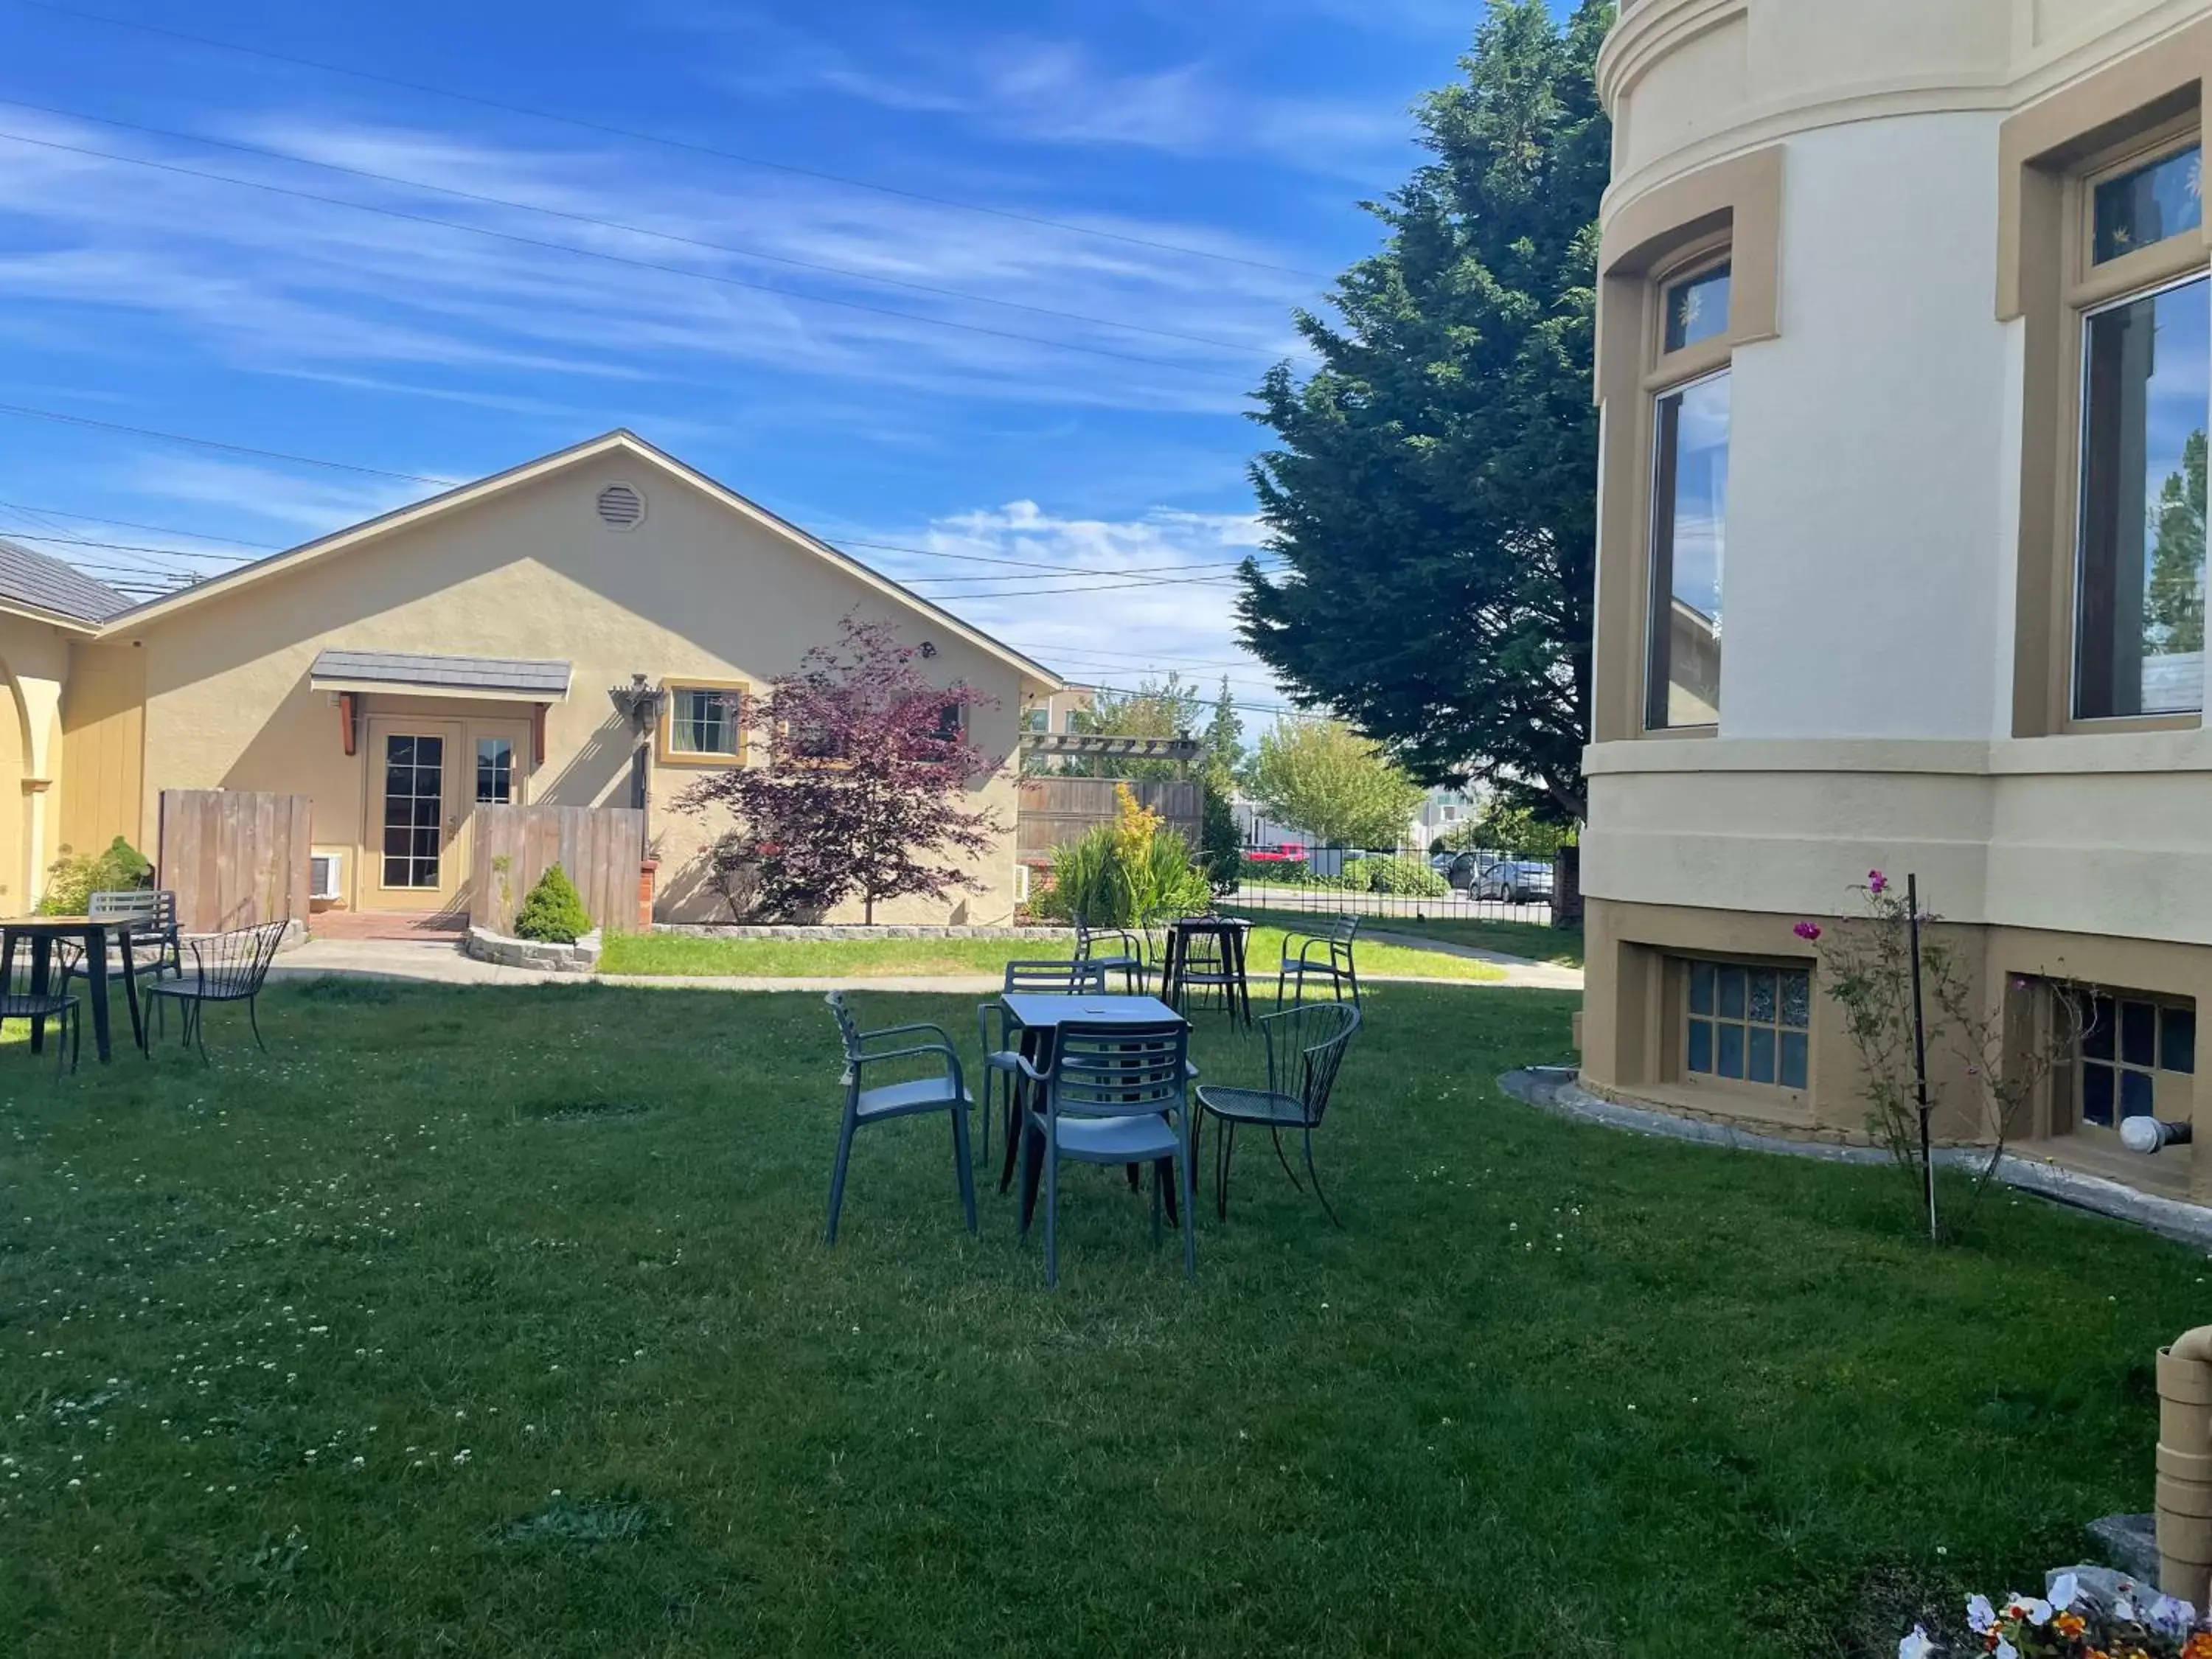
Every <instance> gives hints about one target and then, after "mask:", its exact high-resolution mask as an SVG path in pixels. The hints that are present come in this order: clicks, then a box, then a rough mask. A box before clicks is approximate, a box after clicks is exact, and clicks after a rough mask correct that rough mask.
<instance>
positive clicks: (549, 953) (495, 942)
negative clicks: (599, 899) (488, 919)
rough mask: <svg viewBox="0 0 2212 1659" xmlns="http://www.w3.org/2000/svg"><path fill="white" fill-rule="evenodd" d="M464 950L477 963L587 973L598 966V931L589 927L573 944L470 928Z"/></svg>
mask: <svg viewBox="0 0 2212 1659" xmlns="http://www.w3.org/2000/svg"><path fill="white" fill-rule="evenodd" d="M467 950H468V953H469V954H470V955H471V956H472V957H475V958H476V959H477V961H478V962H489V963H497V964H498V965H499V966H500V967H501V968H527V969H532V970H533V971H534V972H537V973H541V974H588V973H592V972H594V971H596V970H597V969H598V968H599V929H598V928H596V927H594V928H592V931H591V932H590V933H586V934H585V935H584V936H583V938H581V939H578V940H577V941H576V942H575V943H574V945H552V944H547V943H544V942H543V941H541V940H538V939H517V938H515V937H514V936H513V934H512V933H494V932H492V930H491V929H490V928H489V927H471V928H470V929H469V937H468V942H467Z"/></svg>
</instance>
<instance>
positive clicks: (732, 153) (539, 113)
mask: <svg viewBox="0 0 2212 1659" xmlns="http://www.w3.org/2000/svg"><path fill="white" fill-rule="evenodd" d="M15 4H17V5H20V6H26V7H28V8H30V9H33V10H35V11H44V12H51V13H53V14H54V15H57V16H61V17H72V18H75V19H76V20H77V21H80V22H87V23H105V24H106V25H107V26H108V27H111V28H118V29H134V30H136V31H137V32H138V33H142V34H156V35H163V36H166V37H167V38H168V39H170V40H182V41H185V42H187V43H188V44H190V45H192V46H205V47H209V48H210V49H212V50H214V51H216V52H234V53H237V54H239V55H240V56H242V57H247V58H261V59H263V60H264V61H266V62H269V63H275V64H289V65H290V66H291V67H293V68H295V69H307V70H315V71H316V72H318V73H319V74H323V75H343V76H349V77H350V78H351V79H354V80H356V81H367V82H373V83H374V84H376V85H379V86H386V87H396V88H399V89H400V90H401V91H403V92H414V93H422V94H428V96H430V97H434V98H450V99H452V100H454V101H455V102H457V103H463V104H473V105H475V106H477V108H479V109H494V110H498V111H500V112H502V113H504V114H507V115H521V116H526V117H528V118H530V119H532V120H534V121H551V122H555V123H556V124H558V125H562V126H570V127H575V128H578V129H580V130H581V131H586V132H597V133H603V134H605V135H606V136H608V137H616V138H628V139H631V140H634V141H635V142H637V143H647V144H659V145H661V146H663V147H665V148H666V149H678V150H685V151H689V152H690V154H692V155H711V156H713V157H714V158H715V159H716V160H718V161H735V162H737V163H738V164H739V165H740V166H743V167H763V168H766V169H768V170H769V171H770V172H775V173H788V174H790V175H792V176H793V177H795V178H800V179H819V180H821V181H823V183H826V184H833V185H846V186H848V188H851V189H854V190H866V191H875V192H877V193H878V194H879V195H884V196H897V197H904V198H905V199H906V200H908V201H911V202H927V203H928V204H930V205H931V206H933V207H945V208H956V209H958V210H960V211H962V212H963V213H981V214H987V215H988V216H991V217H992V218H994V219H1011V220H1012V221H1014V222H1016V223H1018V224H1025V225H1042V226H1044V227H1045V228H1048V229H1052V230H1060V231H1066V232H1067V233H1069V234H1072V235H1077V236H1093V237H1097V238H1099V239H1100V240H1105V241H1109V242H1121V243H1124V244H1126V245H1127V246H1132V247H1146V248H1152V249H1153V250H1155V251H1156V252H1162V253H1180V254H1182V255H1185V256H1186V257H1188V258H1194V259H1213V260H1218V261H1219V262H1220V263H1222V264H1232V265H1245V266H1249V268H1251V269H1253V270H1273V271H1277V272H1279V273H1280V274H1282V275H1284V276H1303V277H1305V278H1308V279H1309V280H1310V281H1314V282H1322V283H1326V282H1330V281H1333V280H1334V278H1333V277H1331V276H1328V275H1325V274H1323V273H1322V272H1320V271H1312V270H1300V269H1298V268H1297V266H1295V265H1282V264H1273V263H1271V262H1270V261H1268V260H1266V259H1251V258H1244V257H1243V256H1242V255H1239V254H1234V253H1222V252H1216V251H1214V250H1212V249H1208V248H1198V247H1188V246H1182V244H1180V243H1176V242H1164V241H1156V240H1152V239H1151V238H1149V237H1144V236H1132V235H1129V234H1127V233H1126V232H1122V231H1114V230H1102V229H1100V228H1097V226H1094V225H1079V224H1075V223H1073V222H1070V221H1067V220H1064V219H1053V218H1048V217H1046V216H1044V215H1042V214H1036V213H1024V212H1022V211H1020V210H1018V209H1014V208H1001V207H991V206H987V205H986V204H983V203H981V202H963V201H960V200H958V199H957V198H956V197H949V196H933V195H931V194H929V193H928V192H927V191H918V190H902V189H901V188H900V187H898V186H897V185H881V184H875V183H872V182H871V181H869V180H867V179H853V178H848V177H846V176H845V175H843V174H842V173H829V172H824V171H823V170H822V169H820V168H817V167H799V166H796V165H794V164H793V163H791V162H788V161H770V160H769V159H768V158H767V157H765V156H760V155H745V154H744V153H743V152H741V151H738V150H729V149H716V148H714V146H713V145H709V144H696V143H690V142H689V141H688V140H685V139H682V138H671V137H666V136H665V135H664V134H661V133H656V132H644V131H638V130H637V129H635V128H631V127H623V126H617V125H613V124H612V123H611V122H605V121H594V120H591V119H589V118H586V117H583V116H580V115H564V114H562V113H560V112H557V111H553V110H544V109H534V108H532V107H531V106H528V105H526V104H509V103H503V102H501V101H500V100H497V99H495V98H487V97H484V96H483V95H482V94H477V93H472V92H459V91H456V90H454V89H453V88H450V87H440V86H432V85H429V84H428V83H426V82H419V81H404V80H401V79H400V78H398V76H390V75H379V74H377V73H375V72H374V70H362V69H353V68H349V66H347V65H346V64H331V63H325V62H323V61H321V60H319V59H317V58H299V57H294V56H292V55H290V54H289V53H285V52H271V51H269V50H268V49H267V48H266V47H261V46H242V45H240V44H239V43H238V42H236V41H234V40H219V39H217V38H216V37H215V36H212V35H205V34H192V33H187V32H186V31H185V30H183V29H178V28H169V27H164V26H162V25H161V24H157V23H145V22H140V21H137V20H135V19H131V18H124V17H111V16H108V15H106V14H104V13H101V12H92V11H80V10H78V9H76V8H75V7H73V6H61V5H56V4H54V3H52V0H15Z"/></svg>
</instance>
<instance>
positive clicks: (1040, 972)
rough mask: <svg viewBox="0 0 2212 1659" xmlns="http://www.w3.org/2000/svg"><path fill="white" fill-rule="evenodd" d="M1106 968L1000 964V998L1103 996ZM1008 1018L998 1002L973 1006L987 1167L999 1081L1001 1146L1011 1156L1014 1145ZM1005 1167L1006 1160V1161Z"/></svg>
mask: <svg viewBox="0 0 2212 1659" xmlns="http://www.w3.org/2000/svg"><path fill="white" fill-rule="evenodd" d="M1110 965H1111V964H1110V963H1106V962H1086V961H1082V960H1077V961H1074V962H1010V963H1007V964H1006V981H1005V983H1004V984H1002V985H1001V986H1000V987H999V988H1000V990H1001V991H1002V992H1008V993H1018V992H1027V993H1029V994H1032V995H1036V996H1071V997H1082V996H1098V997H1103V996H1104V995H1105V994H1106V969H1108V967H1109V966H1110ZM994 1013H995V1014H996V1015H997V1016H998V1017H999V1033H998V1036H997V1038H996V1039H995V1040H994V1038H993V1036H992V1035H991V1016H992V1015H993V1014H994ZM1014 1030H1015V1025H1014V1017H1013V1016H1012V1014H1010V1013H1008V1012H1006V1004H1004V1003H1002V1002H979V1003H977V1004H976V1005H975V1034H976V1036H978V1037H980V1038H981V1040H982V1045H983V1163H984V1165H985V1167H986V1168H988V1167H989V1165H990V1162H991V1109H992V1107H993V1106H994V1104H995V1103H996V1102H997V1100H998V1097H999V1095H1000V1088H999V1084H1000V1079H1005V1082H1006V1089H1005V1091H1004V1092H1005V1094H1006V1145H1007V1147H1008V1149H1009V1150H1010V1151H1011V1149H1012V1146H1013V1140H1014V1084H1015V1081H1016V1079H1017V1076H1018V1073H1019V1071H1020V1066H1021V1057H1022V1056H1021V1050H1020V1049H1019V1048H1018V1047H1017V1046H1016V1044H1015V1041H1014ZM1008 1162H1009V1163H1011V1162H1012V1159H1011V1158H1009V1159H1008Z"/></svg>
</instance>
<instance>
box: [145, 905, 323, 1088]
mask: <svg viewBox="0 0 2212 1659" xmlns="http://www.w3.org/2000/svg"><path fill="white" fill-rule="evenodd" d="M287 925H288V924H286V923H284V922H281V921H264V922H263V923H262V924H261V925H260V926H259V927H238V928H234V929H232V930H231V931H230V932H229V933H209V934H206V935H204V937H202V938H199V939H186V940H185V941H184V950H185V955H187V956H188V957H190V958H191V961H190V964H189V965H188V966H187V967H185V969H184V971H183V972H181V973H180V974H179V975H178V976H177V977H176V978H175V979H161V980H156V981H155V982H154V983H153V984H151V985H149V986H148V987H146V994H147V996H148V997H149V998H151V999H152V1000H153V1004H154V1009H155V1017H156V1018H157V1019H158V1020H159V1022H160V1024H161V1031H162V1034H163V1035H164V1036H166V1035H167V1032H168V1022H169V1016H168V1006H169V1004H170V1003H172V1002H173V1003H176V1004H177V1005H178V1006H179V1008H180V1010H181V1011H182V1012H183V1014H184V1038H183V1040H184V1042H185V1044H186V1045H187V1046H189V1047H191V1048H197V1049H198V1050H199V1051H200V1058H201V1059H202V1060H205V1059H206V1058H207V1040H206V1037H205V1035H204V1028H205V1025H206V1015H207V1006H208V1004H210V1002H242V1003H244V1004H245V1005H246V1023H247V1024H250V1025H251V1026H252V1028H253V1042H254V1045H255V1047H257V1048H259V1049H260V1050H261V1051H262V1053H264V1054H266V1053H268V1052H269V1045H268V1044H267V1043H265V1042H263V1041H262V1040H261V1016H260V1013H259V1011H258V999H259V997H260V995H261V987H262V984H263V982H264V981H266V980H267V979H268V977H269V964H270V963H272V962H274V961H276V947H277V946H278V945H282V944H283V942H284V930H285V928H286V927H287Z"/></svg>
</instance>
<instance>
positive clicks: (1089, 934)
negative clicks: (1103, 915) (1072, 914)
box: [1075, 916, 1152, 996]
mask: <svg viewBox="0 0 2212 1659" xmlns="http://www.w3.org/2000/svg"><path fill="white" fill-rule="evenodd" d="M1101 945H1106V946H1109V947H1110V953H1102V952H1101V951H1100V950H1099V946H1101ZM1075 959H1076V960H1077V961H1078V962H1091V963H1097V965H1098V966H1099V967H1101V968H1103V969H1106V970H1107V971H1108V972H1109V973H1118V974H1120V975H1121V988H1122V989H1123V990H1125V991H1127V992H1128V993H1129V994H1132V995H1133V996H1142V995H1143V994H1145V981H1146V975H1148V974H1150V972H1151V971H1152V969H1151V966H1150V963H1151V961H1152V958H1151V957H1148V956H1147V955H1146V945H1145V935H1144V934H1143V933H1142V932H1140V931H1139V930H1138V929H1137V928H1134V927H1092V926H1091V924H1090V923H1089V922H1087V921H1085V920H1084V919H1083V918H1082V917H1081V916H1078V917H1076V919H1075ZM1098 988H1099V991H1100V993H1101V994H1103V993H1104V991H1105V988H1106V987H1104V986H1103V985H1102V986H1100V987H1098Z"/></svg>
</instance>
